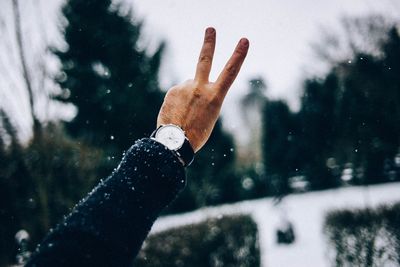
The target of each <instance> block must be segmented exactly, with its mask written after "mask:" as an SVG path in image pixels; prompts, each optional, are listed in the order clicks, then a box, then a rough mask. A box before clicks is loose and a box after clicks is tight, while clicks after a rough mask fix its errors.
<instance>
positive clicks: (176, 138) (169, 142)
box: [150, 124, 194, 167]
mask: <svg viewBox="0 0 400 267" xmlns="http://www.w3.org/2000/svg"><path fill="white" fill-rule="evenodd" d="M150 137H151V138H152V139H154V140H156V141H157V142H159V143H161V144H163V145H164V146H166V147H167V148H168V149H169V150H171V151H172V152H173V153H174V154H175V155H176V156H177V157H178V158H179V159H180V161H181V162H182V163H183V166H184V167H187V166H189V165H190V164H191V163H192V162H193V160H194V151H193V148H192V146H191V145H190V143H189V139H187V137H186V136H185V132H184V131H183V130H182V129H181V128H180V127H179V126H177V125H174V124H166V125H161V126H160V127H158V128H157V129H156V130H155V131H154V132H153V133H152V134H151V136H150Z"/></svg>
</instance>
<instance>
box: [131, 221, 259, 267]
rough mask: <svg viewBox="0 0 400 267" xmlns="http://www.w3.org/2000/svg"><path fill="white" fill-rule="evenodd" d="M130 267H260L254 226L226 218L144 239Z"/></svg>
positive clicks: (249, 222)
mask: <svg viewBox="0 0 400 267" xmlns="http://www.w3.org/2000/svg"><path fill="white" fill-rule="evenodd" d="M134 266H140V267H152V266H164V267H169V266H171V267H172V266H174V267H179V266H191V267H197V266H199V267H200V266H201V267H207V266H244V267H245V266H251V267H255V266H260V252H259V246H258V235H257V226H256V224H255V222H254V221H253V220H252V219H251V218H250V217H249V216H244V215H242V216H229V217H222V218H220V219H209V220H206V221H205V222H202V223H199V224H194V225H188V226H183V227H179V228H173V229H170V230H167V231H164V232H161V233H158V234H154V235H151V236H149V237H148V239H147V240H146V242H145V244H144V246H143V248H142V250H141V252H140V253H139V255H138V258H137V259H136V261H135V264H134Z"/></svg>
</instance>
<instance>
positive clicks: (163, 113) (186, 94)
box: [157, 28, 249, 152]
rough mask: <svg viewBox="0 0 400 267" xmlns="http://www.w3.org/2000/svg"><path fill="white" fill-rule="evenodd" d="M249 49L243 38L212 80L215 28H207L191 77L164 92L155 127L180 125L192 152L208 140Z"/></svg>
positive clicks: (247, 42) (246, 41)
mask: <svg viewBox="0 0 400 267" xmlns="http://www.w3.org/2000/svg"><path fill="white" fill-rule="evenodd" d="M248 49H249V41H248V40H247V39H246V38H242V39H241V40H240V41H239V43H238V45H237V46H236V48H235V51H234V52H233V55H232V56H231V58H230V59H229V61H228V63H227V64H226V65H225V67H224V69H223V70H222V72H221V74H220V75H219V77H218V79H217V80H216V81H215V82H210V81H209V80H208V78H209V75H210V70H211V65H212V60H213V55H214V50H215V29H213V28H207V30H206V32H205V36H204V43H203V47H202V49H201V52H200V57H199V61H198V63H197V69H196V75H195V77H194V80H188V81H186V82H184V83H182V84H180V85H177V86H174V87H172V88H171V89H169V91H168V92H167V95H166V96H165V99H164V103H163V105H162V106H161V109H160V113H159V114H158V119H157V127H159V126H160V125H164V124H170V123H171V124H175V125H178V126H180V127H181V128H182V129H183V130H184V131H185V133H186V136H187V138H188V139H189V142H190V144H191V145H192V148H193V150H194V151H195V152H197V151H198V150H200V148H201V147H202V146H203V145H204V144H205V143H206V142H207V140H208V138H209V137H210V135H211V132H212V130H213V128H214V125H215V122H216V121H217V119H218V116H219V113H220V110H221V106H222V102H223V100H224V98H225V95H226V93H227V92H228V90H229V88H230V87H231V85H232V83H233V81H234V80H235V78H236V76H237V75H238V73H239V70H240V67H241V66H242V63H243V61H244V59H245V57H246V54H247V50H248Z"/></svg>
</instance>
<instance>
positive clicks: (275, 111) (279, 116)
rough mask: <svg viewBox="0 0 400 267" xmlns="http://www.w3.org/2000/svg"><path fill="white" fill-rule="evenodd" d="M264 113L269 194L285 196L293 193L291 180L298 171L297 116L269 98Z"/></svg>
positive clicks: (283, 103)
mask: <svg viewBox="0 0 400 267" xmlns="http://www.w3.org/2000/svg"><path fill="white" fill-rule="evenodd" d="M263 115H264V117H263V121H264V124H263V156H264V166H265V173H266V177H267V184H268V188H267V190H268V194H270V195H284V194H287V193H289V192H290V188H289V181H288V179H289V177H290V175H292V174H293V173H294V171H295V158H294V157H293V156H294V155H295V154H294V152H295V151H294V148H295V146H294V142H295V140H294V139H293V137H294V133H295V126H294V121H295V120H294V116H293V114H292V113H291V111H290V110H289V107H288V106H287V104H286V103H285V102H283V101H268V102H267V103H266V105H265V108H264V114H263ZM296 156H297V155H296Z"/></svg>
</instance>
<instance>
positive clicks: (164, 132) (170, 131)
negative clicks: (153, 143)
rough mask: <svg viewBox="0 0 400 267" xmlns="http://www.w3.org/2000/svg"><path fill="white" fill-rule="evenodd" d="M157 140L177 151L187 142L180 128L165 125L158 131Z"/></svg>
mask: <svg viewBox="0 0 400 267" xmlns="http://www.w3.org/2000/svg"><path fill="white" fill-rule="evenodd" d="M155 139H156V140H157V141H158V142H160V143H162V144H163V145H165V146H166V147H168V148H169V149H171V150H177V149H179V148H181V147H182V145H183V143H184V142H185V133H184V132H183V131H182V129H181V128H179V127H178V126H175V125H165V126H163V127H161V128H160V129H159V130H158V131H157V133H156V136H155Z"/></svg>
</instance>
